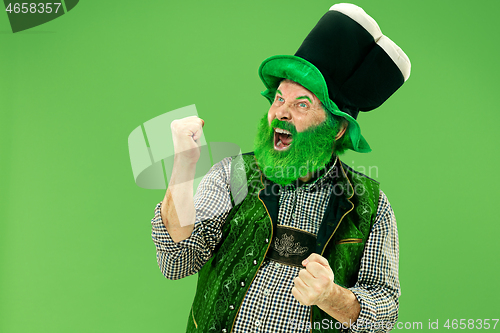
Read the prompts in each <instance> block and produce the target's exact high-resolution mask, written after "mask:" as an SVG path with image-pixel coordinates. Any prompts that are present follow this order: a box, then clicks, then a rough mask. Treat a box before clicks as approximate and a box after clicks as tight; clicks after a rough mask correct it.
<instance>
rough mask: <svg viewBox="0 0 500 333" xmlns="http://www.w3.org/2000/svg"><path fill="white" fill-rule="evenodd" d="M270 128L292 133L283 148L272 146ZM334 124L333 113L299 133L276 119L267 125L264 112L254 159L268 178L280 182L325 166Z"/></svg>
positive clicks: (255, 145) (329, 155)
mask: <svg viewBox="0 0 500 333" xmlns="http://www.w3.org/2000/svg"><path fill="white" fill-rule="evenodd" d="M273 128H281V129H284V130H287V131H290V132H291V133H292V139H293V140H292V142H291V144H290V147H288V149H287V150H284V151H277V150H275V149H274V130H273ZM337 128H338V126H337V123H336V121H335V120H334V119H333V117H330V116H327V120H326V121H324V122H323V123H321V124H319V125H317V126H314V127H311V128H309V129H307V130H306V131H304V132H300V133H299V132H297V130H296V129H295V126H293V125H292V124H290V123H288V122H286V121H281V120H278V119H274V120H273V121H272V122H271V126H269V123H268V120H267V113H266V115H265V116H264V117H263V118H262V120H261V121H260V124H259V129H258V131H257V137H256V138H255V143H254V148H255V149H254V150H255V158H256V159H257V163H258V165H259V167H260V169H261V170H262V172H263V173H264V175H265V176H266V177H267V178H268V179H269V180H271V181H273V182H275V183H277V184H280V185H287V184H290V183H292V182H293V181H296V180H297V179H299V178H302V177H305V176H307V174H308V173H310V172H315V171H317V170H319V169H321V168H323V167H325V165H326V164H327V163H328V162H329V161H330V159H331V157H332V153H333V147H334V144H335V135H336V133H337V131H336V130H337Z"/></svg>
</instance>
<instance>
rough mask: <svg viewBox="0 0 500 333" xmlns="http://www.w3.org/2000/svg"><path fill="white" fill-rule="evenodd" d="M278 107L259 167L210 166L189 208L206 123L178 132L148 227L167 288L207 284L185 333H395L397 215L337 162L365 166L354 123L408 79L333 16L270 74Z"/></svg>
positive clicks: (373, 41) (366, 23)
mask: <svg viewBox="0 0 500 333" xmlns="http://www.w3.org/2000/svg"><path fill="white" fill-rule="evenodd" d="M259 74H260V76H261V79H262V80H263V82H264V84H265V85H266V87H267V90H266V92H264V93H263V95H264V96H265V97H266V98H268V99H269V100H270V102H271V107H270V109H269V111H268V112H267V114H266V115H265V116H264V118H263V119H262V121H261V123H260V125H259V132H258V136H257V138H256V141H255V155H253V154H244V155H242V156H236V157H233V158H226V159H224V160H223V161H221V162H220V163H218V164H216V165H214V167H213V168H212V169H211V170H210V172H209V173H208V174H207V175H206V176H205V178H204V179H203V180H202V182H201V183H200V186H199V187H198V190H197V192H196V196H195V198H194V199H193V190H192V185H193V179H194V174H195V168H196V163H197V161H198V158H199V149H198V146H199V138H200V136H201V131H202V127H203V126H204V121H203V120H201V119H199V118H197V117H189V118H184V119H181V120H177V121H174V122H173V123H172V136H173V141H174V149H175V151H176V156H175V160H174V168H173V172H172V177H171V178H170V183H169V188H168V190H167V192H166V195H165V198H164V200H163V201H162V202H161V204H159V205H158V206H157V209H156V212H155V218H154V219H153V221H152V225H153V239H154V241H155V244H156V247H157V258H158V263H159V266H160V268H161V270H162V272H163V274H164V275H165V276H166V277H167V278H170V279H178V278H182V277H184V276H187V275H190V274H194V273H197V272H199V276H198V288H197V293H196V296H195V300H194V302H193V307H192V310H191V315H190V318H189V321H188V328H187V331H188V332H194V331H200V332H309V331H314V332H327V331H339V330H341V329H350V330H351V331H354V332H361V331H387V330H390V328H391V325H393V324H394V323H395V321H396V320H397V311H398V297H399V295H400V290H399V280H398V241H397V228H396V222H395V218H394V214H393V212H392V209H391V207H390V205H389V202H388V200H387V198H386V196H385V194H384V193H383V192H382V191H380V190H379V185H378V183H377V182H375V181H374V180H372V179H370V178H368V177H366V176H364V175H361V174H359V173H356V172H355V171H353V170H352V169H350V168H348V167H347V166H346V165H344V164H343V163H342V162H340V160H339V159H338V155H340V154H341V153H342V152H343V151H344V150H345V149H352V150H354V151H358V152H368V151H370V148H369V146H368V144H367V142H366V140H365V139H364V138H363V137H362V136H361V133H360V129H359V124H358V123H357V121H356V117H357V114H358V112H359V111H360V110H361V111H369V110H372V109H374V108H376V107H378V106H379V105H380V104H382V103H383V102H384V101H385V100H386V99H387V98H388V97H389V96H390V95H391V94H392V93H393V92H394V91H396V90H397V89H398V88H399V87H400V86H401V85H402V83H403V82H404V81H405V80H406V79H407V78H408V76H409V61H408V59H407V58H406V56H405V55H404V53H403V52H402V51H401V49H399V48H398V47H397V46H396V45H395V44H394V43H392V42H391V41H390V40H389V39H388V38H387V37H385V36H383V35H382V34H381V32H380V29H379V28H378V26H377V25H376V22H375V21H374V20H373V19H372V18H371V17H369V16H368V15H367V14H366V13H365V12H364V11H363V10H362V9H361V8H359V7H357V6H354V5H349V4H338V5H335V6H333V7H332V8H331V9H330V10H329V12H328V13H327V14H325V15H324V16H323V18H322V19H321V20H320V21H319V22H318V24H317V25H316V27H315V28H314V29H313V30H312V31H311V33H310V34H309V36H308V37H307V38H306V40H305V41H304V43H303V44H302V46H301V47H300V48H299V50H298V51H297V53H296V54H295V56H275V57H271V58H269V59H267V60H265V61H264V62H263V64H262V65H261V67H260V69H259Z"/></svg>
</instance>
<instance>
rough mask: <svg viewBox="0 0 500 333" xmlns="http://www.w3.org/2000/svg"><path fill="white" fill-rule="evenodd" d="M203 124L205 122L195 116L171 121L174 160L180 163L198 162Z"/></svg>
mask: <svg viewBox="0 0 500 333" xmlns="http://www.w3.org/2000/svg"><path fill="white" fill-rule="evenodd" d="M203 125H205V122H204V121H203V119H201V118H198V117H197V116H191V117H186V118H182V119H177V120H174V121H173V122H172V123H171V125H170V128H171V130H172V140H173V142H174V151H175V160H177V161H178V162H180V163H181V164H182V165H186V164H196V162H198V160H199V158H200V138H201V136H202V134H203V130H202V128H203Z"/></svg>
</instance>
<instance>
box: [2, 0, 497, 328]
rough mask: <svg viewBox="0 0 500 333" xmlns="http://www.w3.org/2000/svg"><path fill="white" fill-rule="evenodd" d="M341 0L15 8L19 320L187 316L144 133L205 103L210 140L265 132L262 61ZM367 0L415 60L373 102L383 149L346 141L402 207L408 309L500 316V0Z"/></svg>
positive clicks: (238, 139) (11, 155) (367, 129)
mask: <svg viewBox="0 0 500 333" xmlns="http://www.w3.org/2000/svg"><path fill="white" fill-rule="evenodd" d="M332 4H333V3H332V2H329V1H323V0H316V1H311V2H308V3H307V5H306V2H304V1H295V0H294V1H292V0H287V1H225V2H222V1H177V2H173V1H159V0H155V1H142V2H139V1H81V2H80V3H79V4H78V5H77V6H76V7H75V8H74V9H73V10H72V11H71V12H69V13H68V14H66V15H63V16H62V17H60V18H58V19H56V20H54V21H51V22H48V23H46V24H44V25H41V26H38V27H35V28H33V29H30V30H27V31H24V32H19V33H16V34H13V33H12V32H11V30H10V26H9V23H8V20H7V15H6V14H0V45H1V46H0V64H1V72H0V84H1V86H0V116H1V118H0V124H1V129H0V148H1V156H0V158H1V160H0V161H1V164H0V167H1V170H0V172H1V178H0V199H1V200H0V205H1V206H0V208H1V209H0V219H1V224H0V265H1V266H0V288H1V289H0V332H8V333H10V332H158V331H161V332H182V331H184V329H185V324H186V321H187V317H188V314H189V309H190V304H191V301H192V298H193V295H194V291H195V285H196V277H195V276H194V277H189V278H186V279H183V280H179V281H169V280H166V279H165V278H164V277H163V276H162V274H161V273H160V271H159V269H158V267H157V264H156V258H155V248H154V245H153V242H152V240H151V236H150V232H151V231H150V219H151V218H152V217H153V209H154V207H155V205H156V204H157V203H158V202H159V201H160V200H162V198H163V194H164V191H162V190H146V189H142V188H139V187H138V186H136V185H135V183H134V179H133V175H132V170H131V166H130V160H129V156H128V147H127V137H128V135H129V134H130V132H131V131H132V130H133V129H134V128H136V127H137V126H139V125H141V124H142V123H144V122H145V121H147V120H149V119H151V118H153V117H155V116H157V115H160V114H162V113H164V112H167V111H170V110H174V109H177V108H180V107H183V106H186V105H190V104H196V106H197V109H198V112H199V115H200V117H202V118H203V119H205V122H206V124H205V128H204V130H205V137H206V139H207V141H208V142H217V141H228V142H233V143H236V144H238V145H240V147H241V148H242V151H250V150H252V142H253V137H254V135H255V133H256V127H257V122H258V120H259V119H260V117H261V116H262V115H263V114H264V113H265V112H266V111H267V109H268V102H267V101H266V100H265V99H264V98H263V97H261V96H260V95H259V92H260V91H261V90H263V88H264V87H263V85H262V83H261V82H260V80H259V78H258V75H257V69H258V66H259V64H260V63H261V61H262V60H264V59H265V58H267V57H269V56H271V55H275V54H293V53H294V52H295V51H296V49H297V48H298V47H299V45H300V43H301V42H302V40H303V39H304V38H305V36H306V35H307V33H308V32H309V31H310V29H311V28H312V27H313V26H314V25H315V24H316V22H317V20H318V19H319V18H320V17H321V16H322V15H323V13H324V12H326V11H327V10H328V8H329V7H330V6H331V5H332ZM356 4H357V5H359V6H361V7H363V8H364V9H365V10H366V11H367V13H368V14H370V15H371V16H372V17H374V18H375V19H376V20H377V22H378V23H379V25H380V26H381V28H382V32H383V33H384V34H386V35H387V36H389V37H390V38H391V39H392V40H394V41H395V42H396V43H397V44H398V45H399V46H400V47H401V48H402V49H403V50H404V51H405V52H406V53H407V54H408V56H409V57H410V59H411V61H412V74H411V77H410V79H409V80H408V82H407V83H406V84H405V85H404V86H403V87H402V88H401V89H400V90H399V91H398V92H397V93H396V94H395V95H394V96H392V97H391V98H390V99H389V100H388V101H387V102H386V103H385V104H384V105H383V106H382V107H380V108H379V109H377V110H376V111H373V112H370V113H368V114H361V115H360V117H359V122H360V125H361V128H362V133H363V134H364V136H365V138H366V139H367V140H368V142H369V143H370V145H371V146H372V148H373V152H372V153H370V154H365V155H362V154H357V153H348V154H347V155H346V156H345V157H344V158H343V159H344V161H345V162H346V163H348V164H350V165H352V166H353V167H355V168H357V169H358V170H361V168H362V167H365V168H368V167H369V166H372V167H374V166H375V167H376V168H377V169H378V175H376V174H374V173H373V172H374V169H373V168H372V176H373V177H375V178H376V179H377V180H378V181H380V182H381V184H382V189H383V190H384V191H385V193H386V194H387V196H388V197H389V200H390V201H391V204H392V206H393V208H394V211H395V213H396V217H397V221H398V228H399V237H400V281H401V286H402V297H401V298H400V302H401V303H400V304H401V305H400V319H399V321H401V322H408V321H410V322H413V321H420V322H422V323H423V324H424V329H425V328H427V325H428V320H429V319H430V320H431V321H435V320H436V319H439V325H440V327H441V330H445V329H443V328H442V325H443V324H444V321H445V320H446V319H448V318H449V319H453V318H457V319H487V318H499V317H500V313H499V307H498V299H499V297H500V289H499V287H498V283H497V279H498V273H499V268H498V254H499V249H500V247H499V241H498V234H499V232H500V227H499V226H498V207H499V204H498V198H499V196H498V192H497V191H498V190H499V185H500V184H499V176H498V173H497V168H498V165H499V162H500V161H499V158H498V146H497V142H498V140H499V139H500V136H499V134H498V125H499V112H498V111H499V110H498V88H499V84H498V82H497V78H498V77H499V74H500V73H499V69H500V68H499V65H498V54H499V51H500V48H499V46H498V36H499V32H500V31H499V30H500V25H499V24H498V17H497V16H498V12H499V11H500V2H499V1H496V0H491V1H486V0H483V1H476V2H475V3H474V4H472V3H471V2H466V1H461V2H460V1H451V0H432V1H430V0H420V1H401V0H397V1H396V0H379V1H373V0H360V1H357V2H356ZM166 130H168V129H166ZM166 144H167V143H166ZM367 170H368V169H367ZM496 329H497V330H499V329H500V325H498V326H497V328H496Z"/></svg>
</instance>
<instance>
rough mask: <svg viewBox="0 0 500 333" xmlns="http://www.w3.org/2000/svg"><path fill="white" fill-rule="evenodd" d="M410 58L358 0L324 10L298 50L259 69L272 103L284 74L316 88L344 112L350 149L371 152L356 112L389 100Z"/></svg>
mask: <svg viewBox="0 0 500 333" xmlns="http://www.w3.org/2000/svg"><path fill="white" fill-rule="evenodd" d="M410 68H411V64H410V60H409V59H408V57H407V56H406V54H405V53H404V52H403V50H401V48H399V47H398V46H397V45H396V44H395V43H394V42H393V41H391V40H390V39H389V38H388V37H386V36H384V35H383V34H382V32H381V30H380V28H379V26H378V24H377V22H375V20H374V19H373V18H372V17H370V16H369V15H368V14H366V13H365V11H364V10H363V9H362V8H360V7H358V6H356V5H353V4H347V3H341V4H336V5H334V6H332V7H331V8H330V10H329V11H328V12H327V13H326V14H325V15H323V17H322V18H321V19H320V20H319V22H318V23H317V24H316V26H315V27H314V28H313V30H312V31H311V32H310V33H309V35H308V36H307V37H306V39H305V40H304V42H303V43H302V45H301V46H300V48H299V49H298V51H297V52H296V53H295V55H293V56H292V55H278V56H273V57H270V58H268V59H266V60H264V62H263V63H262V64H261V65H260V68H259V75H260V78H261V79H262V81H263V82H264V85H265V86H266V88H267V90H266V91H264V92H263V93H262V95H263V96H264V97H266V98H267V99H268V100H269V101H270V102H271V103H272V102H273V101H274V97H275V95H276V89H277V88H278V85H279V83H280V81H281V80H283V79H289V80H292V81H295V82H297V83H299V84H301V85H302V86H304V87H305V88H307V89H308V90H310V91H311V92H312V93H314V94H315V95H316V96H317V97H318V98H319V100H320V101H321V103H323V106H324V107H325V109H326V110H328V111H330V112H331V113H332V114H334V115H337V116H341V117H344V118H345V119H346V120H347V121H348V122H349V126H348V131H349V136H350V138H351V144H352V145H351V147H349V148H350V149H352V150H354V151H357V152H362V153H366V152H370V151H371V149H370V146H369V145H368V143H367V142H366V140H365V139H364V138H363V136H362V135H361V130H360V127H359V124H358V122H357V121H356V118H357V116H358V113H359V111H371V110H373V109H375V108H377V107H379V106H380V105H382V103H384V102H385V101H386V100H387V99H388V98H389V97H390V96H391V95H392V94H393V93H394V92H395V91H396V90H398V89H399V87H401V85H402V84H403V83H404V82H405V81H406V80H407V79H408V77H409V76H410Z"/></svg>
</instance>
